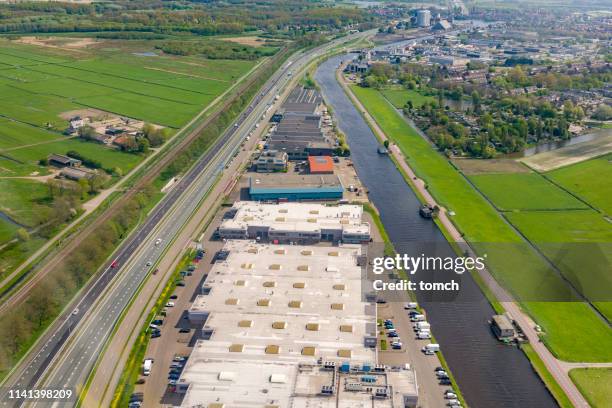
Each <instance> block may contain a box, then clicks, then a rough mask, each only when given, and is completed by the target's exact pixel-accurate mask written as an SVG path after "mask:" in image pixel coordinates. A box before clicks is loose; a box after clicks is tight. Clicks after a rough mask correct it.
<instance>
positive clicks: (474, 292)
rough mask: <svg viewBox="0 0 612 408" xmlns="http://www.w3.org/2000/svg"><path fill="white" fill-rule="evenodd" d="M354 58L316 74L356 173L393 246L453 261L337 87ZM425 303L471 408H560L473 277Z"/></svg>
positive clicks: (332, 62) (333, 60)
mask: <svg viewBox="0 0 612 408" xmlns="http://www.w3.org/2000/svg"><path fill="white" fill-rule="evenodd" d="M348 58H351V56H349V55H342V56H337V57H332V58H331V59H329V60H327V61H326V62H324V63H323V64H321V65H320V67H319V68H318V69H317V72H316V74H315V79H316V81H317V82H318V84H319V85H320V87H321V91H322V93H323V96H324V98H325V101H326V102H327V103H328V104H329V105H330V106H331V107H332V108H333V113H334V115H335V118H336V121H337V123H338V126H339V128H340V129H341V130H342V131H343V132H344V133H345V134H346V135H347V140H348V143H349V145H350V148H351V156H352V160H353V163H354V165H355V169H356V171H357V174H358V175H359V178H360V179H361V181H362V182H363V184H364V186H365V188H366V189H367V190H369V198H370V200H371V201H372V202H373V203H374V205H375V206H376V207H377V208H378V210H379V211H380V215H381V219H382V222H383V224H384V225H385V228H386V230H387V232H388V234H389V236H390V238H391V240H392V241H393V243H394V245H395V247H396V249H397V250H398V251H399V252H406V251H409V250H413V251H414V248H415V245H416V246H418V247H419V251H421V250H422V251H424V252H425V255H427V251H429V250H431V248H432V245H431V243H435V252H436V254H435V255H436V256H437V255H440V253H446V254H449V255H450V254H452V250H451V248H450V245H448V243H447V242H446V240H445V238H444V236H443V235H442V233H441V232H440V231H439V229H438V228H437V226H436V225H435V224H434V223H433V222H431V221H429V220H425V219H423V218H421V217H420V216H419V215H418V207H419V201H418V199H417V197H416V196H415V194H414V192H413V191H412V190H411V188H410V187H409V186H408V184H407V183H406V181H405V180H404V179H403V177H402V175H401V174H400V172H399V171H398V170H397V168H396V167H395V165H394V164H393V162H392V161H391V159H390V158H389V157H387V156H382V155H378V154H377V152H376V151H377V147H378V145H379V143H378V141H377V139H376V137H375V136H374V134H373V133H372V131H371V130H370V128H369V127H368V125H367V123H365V121H364V119H363V118H362V117H361V115H360V113H359V112H358V111H357V109H356V108H355V107H354V106H353V105H352V104H351V102H350V100H349V99H348V97H347V96H346V94H345V93H344V91H343V90H342V88H341V87H340V85H339V84H338V83H337V81H336V77H335V71H336V68H337V67H338V65H339V63H340V62H341V61H342V60H346V59H348ZM424 243H427V244H424ZM419 301H420V303H421V305H422V306H424V307H425V309H426V311H427V315H428V320H429V322H430V323H431V324H432V331H433V334H434V335H435V336H436V339H437V340H438V342H439V343H440V346H441V349H442V352H443V353H444V356H445V358H446V360H447V362H448V364H449V366H450V368H451V370H452V372H453V374H454V375H455V378H456V379H457V382H458V384H459V387H460V389H461V391H462V392H463V394H464V396H465V398H466V400H467V403H468V404H469V405H470V406H471V407H483V408H485V407H486V408H490V407H521V408H526V407H534V408H536V407H537V408H545V407H555V406H557V405H556V402H555V401H554V399H553V398H552V396H551V395H550V394H549V393H548V391H547V390H546V388H545V386H544V384H543V383H542V382H541V380H540V379H539V377H538V376H537V374H536V373H535V372H534V371H533V369H532V367H531V365H530V363H529V361H528V360H527V358H526V357H525V355H524V354H523V353H522V352H521V351H520V350H518V349H517V348H515V347H512V346H506V345H502V344H501V343H499V342H498V341H497V340H496V339H495V338H494V337H493V335H492V334H491V330H490V328H489V324H488V321H489V320H490V319H491V316H492V315H493V314H494V313H495V312H494V310H493V308H492V307H491V306H490V304H489V303H488V302H487V300H486V298H485V297H484V295H483V294H482V293H481V292H480V289H479V288H478V286H477V285H476V283H475V282H474V281H473V279H472V278H471V277H470V276H469V274H464V275H461V294H460V296H459V298H458V299H455V300H454V301H428V300H427V299H419ZM431 375H434V374H433V373H432V374H431ZM442 389H443V387H441V388H440V392H442ZM428 408H430V407H428Z"/></svg>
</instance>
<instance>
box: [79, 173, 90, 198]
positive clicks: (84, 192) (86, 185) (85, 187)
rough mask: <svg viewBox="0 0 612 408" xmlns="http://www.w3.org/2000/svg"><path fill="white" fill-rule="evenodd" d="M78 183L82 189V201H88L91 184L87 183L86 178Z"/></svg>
mask: <svg viewBox="0 0 612 408" xmlns="http://www.w3.org/2000/svg"><path fill="white" fill-rule="evenodd" d="M78 183H79V188H80V189H81V199H82V200H86V199H87V190H88V188H89V182H88V181H87V179H86V178H82V179H79V181H78Z"/></svg>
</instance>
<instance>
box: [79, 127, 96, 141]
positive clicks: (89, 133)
mask: <svg viewBox="0 0 612 408" xmlns="http://www.w3.org/2000/svg"><path fill="white" fill-rule="evenodd" d="M96 134H97V133H96V131H95V129H94V128H92V127H91V126H89V125H85V126H82V127H80V128H79V137H81V138H82V139H85V140H94V138H95V136H96Z"/></svg>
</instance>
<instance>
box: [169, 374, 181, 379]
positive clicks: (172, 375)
mask: <svg viewBox="0 0 612 408" xmlns="http://www.w3.org/2000/svg"><path fill="white" fill-rule="evenodd" d="M179 377H180V375H179V374H170V375H168V379H169V380H178V379H179Z"/></svg>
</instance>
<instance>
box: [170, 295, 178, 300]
mask: <svg viewBox="0 0 612 408" xmlns="http://www.w3.org/2000/svg"><path fill="white" fill-rule="evenodd" d="M170 299H178V296H177V295H172V296H170Z"/></svg>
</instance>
